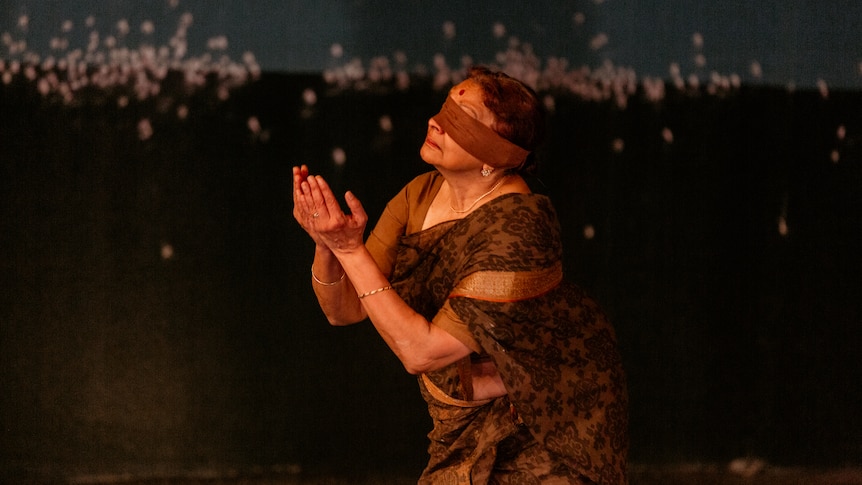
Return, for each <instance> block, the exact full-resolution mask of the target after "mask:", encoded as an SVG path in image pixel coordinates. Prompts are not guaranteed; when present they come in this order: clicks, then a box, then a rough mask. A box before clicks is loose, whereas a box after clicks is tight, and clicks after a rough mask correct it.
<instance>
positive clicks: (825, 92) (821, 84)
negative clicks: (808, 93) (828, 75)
mask: <svg viewBox="0 0 862 485" xmlns="http://www.w3.org/2000/svg"><path fill="white" fill-rule="evenodd" d="M816 84H817V90H818V91H820V96H821V97H822V98H823V99H829V85H828V84H826V81H825V80H823V79H818V80H817V83H816Z"/></svg>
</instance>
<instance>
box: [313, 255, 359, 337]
mask: <svg viewBox="0 0 862 485" xmlns="http://www.w3.org/2000/svg"><path fill="white" fill-rule="evenodd" d="M311 287H312V288H313V289H314V294H315V295H316V296H317V301H318V303H319V304H320V308H321V309H322V310H323V313H324V314H325V315H326V318H327V320H328V321H329V323H330V324H331V325H350V324H353V323H357V322H360V321H362V320H364V319H365V318H366V314H365V310H364V309H363V308H362V305H361V304H360V302H359V298H358V297H357V296H356V290H355V289H354V287H353V283H352V282H351V281H350V278H348V277H347V276H346V275H345V272H344V268H342V267H341V263H339V262H338V259H336V258H335V256H334V255H333V254H332V252H331V251H330V250H329V249H326V248H323V247H320V246H318V247H316V248H315V251H314V262H313V263H312V265H311Z"/></svg>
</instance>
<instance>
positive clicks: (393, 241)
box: [366, 172, 628, 485]
mask: <svg viewBox="0 0 862 485" xmlns="http://www.w3.org/2000/svg"><path fill="white" fill-rule="evenodd" d="M441 183H442V177H441V176H439V174H437V173H436V172H430V173H428V174H425V175H422V176H419V177H417V178H416V179H414V180H413V181H412V182H411V183H410V184H408V185H407V186H406V187H405V189H404V190H402V191H401V193H399V195H398V196H396V197H395V198H394V199H393V200H392V201H391V202H390V203H389V204H388V205H387V209H386V211H384V215H383V216H382V217H381V221H380V222H378V224H377V226H376V227H375V229H374V231H373V232H372V234H371V236H370V237H369V239H368V241H367V243H366V244H367V247H368V248H369V251H371V253H372V255H373V256H374V257H375V259H376V260H378V264H380V266H381V269H383V271H384V273H387V274H388V275H389V278H390V282H391V284H392V286H393V288H394V289H395V290H396V291H397V292H398V293H399V295H400V296H401V297H402V298H403V299H404V300H405V301H406V302H407V303H408V304H409V305H410V306H411V307H412V308H413V309H414V310H415V311H416V312H418V313H420V314H422V315H423V316H424V317H425V318H426V319H428V320H429V321H431V322H432V324H437V325H440V326H441V327H442V328H443V329H444V330H446V331H449V332H450V333H451V334H452V335H453V336H455V337H456V338H458V339H459V340H461V341H462V342H464V343H465V344H466V345H468V347H470V348H471V349H472V350H474V353H473V354H472V355H471V356H469V357H466V358H465V359H463V360H462V361H460V362H456V363H454V364H451V365H449V366H447V367H445V368H443V369H440V370H437V371H433V372H428V373H425V374H422V375H421V376H419V378H418V381H419V387H420V391H421V393H422V396H423V398H424V399H425V401H426V402H427V404H428V409H429V413H430V415H431V418H432V421H433V423H434V427H433V429H432V431H431V432H430V433H429V435H428V437H429V440H430V444H429V448H428V452H429V455H430V459H429V463H428V466H427V467H426V469H425V470H424V472H423V474H422V476H421V478H420V480H419V483H420V484H424V483H428V484H432V483H433V484H435V485H437V484H450V483H451V484H484V483H513V484H515V483H517V484H531V483H537V484H538V483H599V484H614V485H617V484H625V483H627V481H626V455H627V450H628V437H627V432H628V414H627V413H628V411H627V392H626V384H625V375H624V372H623V369H622V363H621V359H620V355H619V353H618V350H617V343H616V337H615V333H614V329H613V327H612V326H611V324H610V323H609V321H608V319H607V318H606V316H605V315H604V313H603V312H602V311H601V309H600V308H599V306H598V305H597V304H596V302H595V301H593V300H592V299H591V298H589V297H588V296H587V295H586V294H585V292H584V291H582V290H581V289H579V288H578V287H577V286H575V285H573V284H571V283H568V282H567V281H565V280H564V279H563V275H562V263H561V257H562V247H561V242H560V239H561V238H560V232H559V225H558V222H557V218H556V214H555V212H554V209H553V206H552V205H551V202H550V200H549V199H548V198H547V197H545V196H542V195H537V194H504V195H501V196H499V197H497V198H495V199H493V200H491V201H489V202H488V203H486V204H484V205H482V206H481V207H479V208H478V209H476V210H475V211H473V212H472V213H471V214H469V215H468V216H467V217H465V218H463V219H460V220H454V221H448V222H444V223H441V224H438V225H436V226H433V227H430V228H427V229H424V230H423V229H421V224H422V221H423V220H424V217H425V213H426V212H427V207H428V205H430V201H431V200H433V197H434V195H436V192H437V190H438V189H439V186H440V184H441ZM481 361H492V362H493V363H494V365H495V366H496V368H497V371H498V372H499V374H500V376H501V378H502V380H503V383H504V385H505V387H506V390H507V392H508V394H507V395H506V396H503V397H500V398H495V399H488V400H482V401H476V400H473V398H472V385H471V382H472V381H471V377H470V369H471V368H472V364H474V363H476V362H481Z"/></svg>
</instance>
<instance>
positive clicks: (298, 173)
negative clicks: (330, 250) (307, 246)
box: [293, 165, 326, 248]
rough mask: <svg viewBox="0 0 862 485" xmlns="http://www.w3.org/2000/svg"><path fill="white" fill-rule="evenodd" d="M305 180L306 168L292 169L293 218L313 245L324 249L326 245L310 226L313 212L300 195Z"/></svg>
mask: <svg viewBox="0 0 862 485" xmlns="http://www.w3.org/2000/svg"><path fill="white" fill-rule="evenodd" d="M307 179H308V166H306V165H303V166H301V167H293V218H294V219H296V222H298V223H299V225H300V226H301V227H302V229H304V230H305V232H307V233H308V235H309V236H311V239H313V240H314V242H315V244H317V245H318V246H320V247H323V248H325V247H326V245H325V244H324V243H323V240H321V238H320V235H319V234H317V232H316V231H315V230H314V226H313V225H312V218H313V214H314V211H313V210H311V209H310V208H309V206H308V204H307V203H306V201H305V197H304V195H303V193H302V184H303V183H306V180H307Z"/></svg>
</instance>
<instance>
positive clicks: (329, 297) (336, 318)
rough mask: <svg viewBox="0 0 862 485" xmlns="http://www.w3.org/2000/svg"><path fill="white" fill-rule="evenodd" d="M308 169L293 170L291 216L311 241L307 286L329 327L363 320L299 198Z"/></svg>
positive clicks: (356, 300)
mask: <svg viewBox="0 0 862 485" xmlns="http://www.w3.org/2000/svg"><path fill="white" fill-rule="evenodd" d="M307 180H308V167H307V166H305V165H303V166H301V167H293V217H294V219H296V221H297V222H299V225H300V226H302V228H303V229H304V230H305V232H307V233H308V235H309V236H311V239H312V240H314V242H315V248H314V260H313V262H312V264H311V287H312V288H313V289H314V294H315V295H316V296H317V302H318V303H319V304H320V308H321V310H323V313H324V314H325V315H326V318H327V320H328V321H329V323H330V324H331V325H349V324H352V323H357V322H360V321H362V320H364V319H365V318H366V315H365V311H364V310H363V308H362V306H361V305H360V304H359V298H357V297H356V291H355V290H354V289H353V285H352V283H351V282H350V279H349V278H346V277H345V273H344V269H343V268H342V267H341V263H339V262H338V259H337V258H335V256H334V255H333V254H332V251H330V249H329V248H328V247H327V246H326V243H325V242H324V241H323V240H322V239H321V237H320V234H319V233H318V232H317V231H316V229H315V225H314V219H316V217H315V213H317V217H320V213H319V211H317V210H316V209H314V208H313V207H312V206H309V205H308V204H307V203H306V199H305V198H304V197H303V193H302V184H303V183H307Z"/></svg>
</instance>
